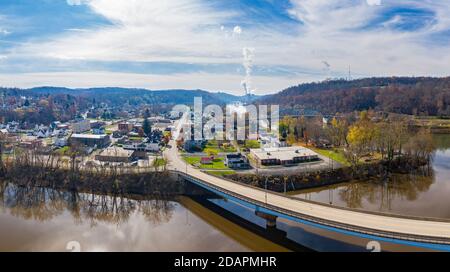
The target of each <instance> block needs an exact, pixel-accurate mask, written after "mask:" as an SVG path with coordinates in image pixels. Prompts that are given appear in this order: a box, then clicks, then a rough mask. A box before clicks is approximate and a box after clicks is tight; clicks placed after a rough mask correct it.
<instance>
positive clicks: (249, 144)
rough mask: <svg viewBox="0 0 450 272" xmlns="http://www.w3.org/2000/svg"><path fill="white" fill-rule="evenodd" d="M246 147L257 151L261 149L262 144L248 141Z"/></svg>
mask: <svg viewBox="0 0 450 272" xmlns="http://www.w3.org/2000/svg"><path fill="white" fill-rule="evenodd" d="M244 147H246V148H248V149H256V148H260V147H261V144H260V143H259V141H257V140H246V141H245V144H244Z"/></svg>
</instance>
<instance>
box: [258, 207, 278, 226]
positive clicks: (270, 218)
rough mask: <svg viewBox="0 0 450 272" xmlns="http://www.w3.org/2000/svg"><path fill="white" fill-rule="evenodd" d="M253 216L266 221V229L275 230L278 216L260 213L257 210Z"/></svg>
mask: <svg viewBox="0 0 450 272" xmlns="http://www.w3.org/2000/svg"><path fill="white" fill-rule="evenodd" d="M255 214H256V216H258V217H261V218H263V219H265V220H266V227H267V229H276V228H277V218H278V216H275V215H271V214H267V213H264V212H260V211H258V210H256V211H255Z"/></svg>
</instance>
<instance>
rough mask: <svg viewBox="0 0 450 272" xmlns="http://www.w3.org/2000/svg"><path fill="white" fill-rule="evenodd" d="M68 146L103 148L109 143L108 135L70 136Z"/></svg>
mask: <svg viewBox="0 0 450 272" xmlns="http://www.w3.org/2000/svg"><path fill="white" fill-rule="evenodd" d="M69 142H70V145H81V146H83V145H84V146H89V147H97V148H104V147H107V146H108V145H109V144H110V143H111V139H110V137H109V135H105V134H103V135H90V134H72V136H70V140H69Z"/></svg>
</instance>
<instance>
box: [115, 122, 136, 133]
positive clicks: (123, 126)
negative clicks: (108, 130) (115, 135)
mask: <svg viewBox="0 0 450 272" xmlns="http://www.w3.org/2000/svg"><path fill="white" fill-rule="evenodd" d="M118 128H119V131H120V132H122V133H128V132H130V131H131V130H132V129H133V124H131V123H129V122H123V123H119V124H118Z"/></svg>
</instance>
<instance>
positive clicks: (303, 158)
mask: <svg viewBox="0 0 450 272" xmlns="http://www.w3.org/2000/svg"><path fill="white" fill-rule="evenodd" d="M250 154H251V156H252V157H253V158H254V159H255V160H256V161H257V163H258V164H259V165H264V166H269V165H293V164H299V163H303V162H310V161H317V160H319V155H318V154H317V153H316V152H314V151H312V150H310V149H308V148H304V147H299V146H292V147H279V148H259V149H251V150H250Z"/></svg>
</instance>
